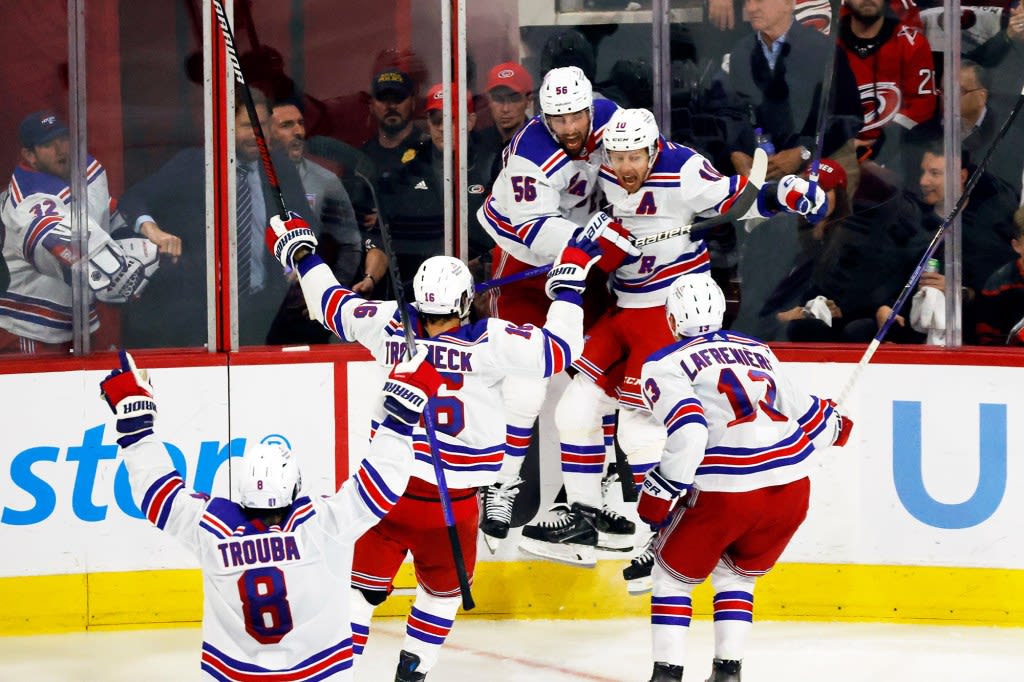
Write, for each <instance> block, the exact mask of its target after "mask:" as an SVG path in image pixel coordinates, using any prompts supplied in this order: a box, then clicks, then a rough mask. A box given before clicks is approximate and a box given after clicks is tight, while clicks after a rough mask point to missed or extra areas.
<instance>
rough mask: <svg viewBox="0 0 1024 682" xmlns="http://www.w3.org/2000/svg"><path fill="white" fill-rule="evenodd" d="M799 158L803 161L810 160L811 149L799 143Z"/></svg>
mask: <svg viewBox="0 0 1024 682" xmlns="http://www.w3.org/2000/svg"><path fill="white" fill-rule="evenodd" d="M800 160H801V161H804V162H807V161H810V160H811V150H810V149H808V148H807V147H805V146H803V145H800Z"/></svg>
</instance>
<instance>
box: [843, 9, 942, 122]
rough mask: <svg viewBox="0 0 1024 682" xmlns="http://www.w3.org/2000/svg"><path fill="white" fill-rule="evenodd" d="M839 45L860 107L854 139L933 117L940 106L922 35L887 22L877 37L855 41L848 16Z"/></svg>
mask: <svg viewBox="0 0 1024 682" xmlns="http://www.w3.org/2000/svg"><path fill="white" fill-rule="evenodd" d="M839 42H840V43H841V44H842V46H843V48H844V49H845V50H846V57H847V59H848V60H849V62H850V68H851V69H853V75H854V78H855V79H856V80H857V87H858V88H859V90H860V100H861V103H862V104H863V106H864V127H863V128H861V131H860V134H858V135H857V138H858V139H861V140H875V139H878V137H879V136H880V135H881V129H882V128H883V127H884V126H886V125H889V124H890V123H896V124H898V125H901V126H903V127H904V128H907V129H910V128H913V127H914V126H916V125H917V124H919V123H923V122H925V121H927V120H928V119H930V118H931V117H932V116H933V115H934V114H935V108H936V106H938V102H939V99H938V88H937V87H936V83H935V62H934V61H933V59H932V49H931V46H930V45H929V44H928V39H927V38H925V36H924V33H923V32H922V31H921V30H919V29H917V28H914V27H912V26H908V25H907V24H905V23H903V22H902V21H899V20H897V19H895V18H893V17H886V18H885V20H884V21H883V24H882V30H881V31H880V32H879V33H878V35H877V36H875V37H874V38H869V39H864V38H858V37H857V36H855V35H854V34H853V31H852V30H851V29H850V17H848V16H847V17H843V19H842V21H841V23H840V28H839Z"/></svg>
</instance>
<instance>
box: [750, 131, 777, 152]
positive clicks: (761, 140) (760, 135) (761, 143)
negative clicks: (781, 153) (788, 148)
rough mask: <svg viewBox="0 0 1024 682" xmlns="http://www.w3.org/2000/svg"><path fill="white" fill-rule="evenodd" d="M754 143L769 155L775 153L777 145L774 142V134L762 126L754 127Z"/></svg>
mask: <svg viewBox="0 0 1024 682" xmlns="http://www.w3.org/2000/svg"><path fill="white" fill-rule="evenodd" d="M754 143H755V144H756V145H757V146H758V147H759V148H761V149H763V150H764V153H765V154H767V155H768V156H772V155H773V154H775V145H774V144H772V136H771V135H769V134H768V133H766V132H764V130H762V129H761V128H754Z"/></svg>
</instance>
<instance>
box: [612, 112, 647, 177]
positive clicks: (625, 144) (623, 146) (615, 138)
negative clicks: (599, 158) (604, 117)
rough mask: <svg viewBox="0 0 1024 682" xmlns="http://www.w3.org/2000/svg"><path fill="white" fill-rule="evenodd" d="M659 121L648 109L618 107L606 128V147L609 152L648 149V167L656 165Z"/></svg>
mask: <svg viewBox="0 0 1024 682" xmlns="http://www.w3.org/2000/svg"><path fill="white" fill-rule="evenodd" d="M658 137H659V133H658V122H657V121H655V120H654V114H652V113H651V112H650V111H648V110H647V109H616V110H615V113H614V114H612V117H611V118H610V119H609V120H608V125H606V126H605V128H604V149H605V154H606V155H607V153H608V152H630V151H633V150H635V149H646V150H647V154H648V162H647V168H648V169H650V168H652V167H654V160H655V158H656V157H657V155H658Z"/></svg>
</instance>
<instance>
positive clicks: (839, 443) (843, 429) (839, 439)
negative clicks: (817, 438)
mask: <svg viewBox="0 0 1024 682" xmlns="http://www.w3.org/2000/svg"><path fill="white" fill-rule="evenodd" d="M836 416H837V417H839V420H838V421H837V422H836V436H835V438H833V439H832V445H834V446H836V447H837V448H841V447H843V446H844V445H846V441H848V440H850V434H851V433H852V432H853V420H852V419H850V418H849V417H847V416H846V415H844V414H840V412H839V411H838V410H836Z"/></svg>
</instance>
